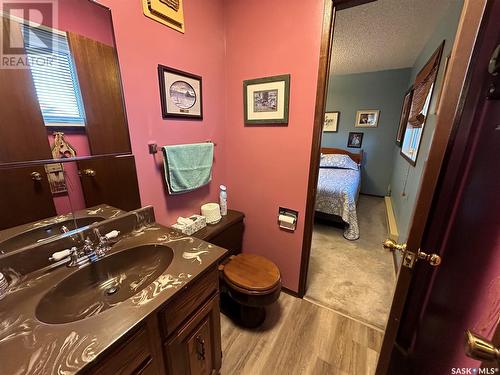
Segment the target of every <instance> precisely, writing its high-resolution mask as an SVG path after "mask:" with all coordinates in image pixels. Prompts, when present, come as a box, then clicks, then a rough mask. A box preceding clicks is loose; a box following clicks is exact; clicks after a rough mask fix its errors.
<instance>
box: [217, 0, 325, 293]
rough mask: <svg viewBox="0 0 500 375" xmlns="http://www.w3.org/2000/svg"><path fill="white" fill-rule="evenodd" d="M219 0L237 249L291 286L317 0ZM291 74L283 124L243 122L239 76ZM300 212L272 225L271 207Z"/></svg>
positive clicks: (315, 54) (312, 93)
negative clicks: (287, 227)
mask: <svg viewBox="0 0 500 375" xmlns="http://www.w3.org/2000/svg"><path fill="white" fill-rule="evenodd" d="M263 5H264V4H263V3H262V1H257V0H231V1H226V3H225V6H226V9H225V11H226V32H227V34H226V38H227V59H226V65H227V80H226V84H227V85H226V87H227V99H226V101H227V106H226V139H227V145H226V147H227V149H226V153H227V158H226V168H227V184H228V189H229V190H228V195H229V202H230V206H231V207H232V208H235V209H238V210H241V211H243V212H245V214H246V232H245V242H244V251H248V252H252V253H256V254H261V255H264V256H266V257H268V258H270V259H271V260H273V261H274V262H275V263H276V264H277V265H278V266H279V268H280V270H281V273H282V277H283V283H284V285H285V286H286V287H287V288H289V289H292V290H295V291H297V290H298V281H299V270H300V258H301V253H302V238H303V234H304V213H305V202H306V194H307V181H308V174H309V159H310V150H311V143H312V129H313V120H314V109H315V101H316V85H317V73H318V61H319V48H320V37H321V26H322V15H323V1H321V0H314V1H308V2H307V4H305V3H304V1H301V0H274V1H267V2H265V6H263ZM287 73H289V74H291V84H290V113H289V124H288V126H287V127H280V126H244V124H243V98H242V83H243V80H245V79H252V78H259V77H266V76H273V75H278V74H287ZM279 206H284V207H288V208H291V209H295V210H298V211H299V222H298V228H297V230H296V231H295V232H294V233H288V232H285V231H282V230H280V229H279V228H278V225H277V220H276V219H277V215H278V207H279Z"/></svg>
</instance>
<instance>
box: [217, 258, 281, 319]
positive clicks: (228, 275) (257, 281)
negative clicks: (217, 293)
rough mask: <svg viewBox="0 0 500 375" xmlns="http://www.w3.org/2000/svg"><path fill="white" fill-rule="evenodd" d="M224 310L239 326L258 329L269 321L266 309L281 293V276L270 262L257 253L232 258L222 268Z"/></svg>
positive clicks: (222, 302) (222, 303)
mask: <svg viewBox="0 0 500 375" xmlns="http://www.w3.org/2000/svg"><path fill="white" fill-rule="evenodd" d="M219 271H220V274H219V275H220V280H221V283H220V286H221V308H222V311H223V312H224V313H225V314H226V315H228V316H229V317H230V318H232V319H233V320H234V321H235V322H236V323H238V324H240V325H242V326H244V327H247V328H255V327H258V326H260V325H261V324H262V323H263V322H264V320H265V318H266V310H265V306H267V305H270V304H272V303H273V302H275V301H276V300H277V299H278V298H279V295H280V292H281V275H280V271H279V269H278V267H277V266H276V265H275V264H274V263H273V262H271V261H270V260H269V259H267V258H265V257H262V256H260V255H255V254H248V253H243V254H238V255H233V256H231V257H230V258H229V260H228V261H227V262H226V263H225V264H221V265H220V266H219Z"/></svg>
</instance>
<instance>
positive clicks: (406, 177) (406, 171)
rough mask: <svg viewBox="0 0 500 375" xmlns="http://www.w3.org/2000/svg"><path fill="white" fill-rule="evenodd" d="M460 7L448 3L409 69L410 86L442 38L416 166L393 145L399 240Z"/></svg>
mask: <svg viewBox="0 0 500 375" xmlns="http://www.w3.org/2000/svg"><path fill="white" fill-rule="evenodd" d="M462 6H463V1H462V0H457V1H454V2H453V3H452V4H451V5H450V8H449V9H448V11H447V12H446V14H445V16H444V17H443V19H442V20H441V21H440V22H439V23H438V26H437V28H436V30H435V31H434V33H433V34H432V36H431V37H430V39H429V41H428V42H427V43H426V45H425V47H424V48H423V50H422V52H421V53H420V55H419V56H418V58H417V60H416V62H415V64H414V66H413V69H412V71H411V76H410V84H409V86H411V84H412V83H413V82H414V81H415V77H416V75H417V73H418V72H419V71H420V69H422V67H423V66H424V65H425V63H426V62H427V61H428V60H429V58H430V57H431V56H432V54H433V53H434V51H435V50H436V49H437V48H438V47H439V45H440V44H441V42H442V41H443V40H445V45H444V51H443V56H442V58H441V65H440V67H439V72H438V77H437V81H436V85H435V89H434V94H433V96H432V102H431V105H430V110H429V115H428V116H427V121H426V123H425V126H424V133H423V137H422V141H421V144H420V151H419V153H418V158H417V164H416V165H415V167H413V166H411V165H410V164H409V163H408V162H407V161H406V160H405V159H403V157H402V156H401V155H400V153H399V151H400V149H399V147H394V148H393V167H392V168H391V169H392V170H393V172H392V177H391V190H392V193H391V200H392V204H393V208H394V214H395V216H396V221H397V224H398V231H399V240H400V241H406V239H407V237H408V230H409V224H410V222H411V218H412V214H413V208H414V206H415V201H416V199H417V193H418V190H419V187H420V180H421V178H422V171H423V168H424V165H425V162H426V161H427V157H428V155H429V149H430V145H431V141H432V137H433V135H434V129H435V126H436V115H435V111H436V100H437V97H438V95H437V93H438V92H439V90H440V88H441V85H442V84H443V74H444V63H445V60H446V57H447V56H448V55H449V54H450V52H451V49H452V47H453V42H454V40H455V34H456V30H457V26H458V21H459V19H460V13H461V11H462ZM405 181H406V188H405ZM403 192H404V195H403Z"/></svg>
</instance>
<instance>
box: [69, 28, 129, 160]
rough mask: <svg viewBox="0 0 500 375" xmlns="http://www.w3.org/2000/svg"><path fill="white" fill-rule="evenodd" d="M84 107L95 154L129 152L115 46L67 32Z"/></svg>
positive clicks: (89, 136) (88, 133) (88, 132)
mask: <svg viewBox="0 0 500 375" xmlns="http://www.w3.org/2000/svg"><path fill="white" fill-rule="evenodd" d="M68 41H69V45H70V49H71V53H72V55H73V59H74V61H75V65H76V70H77V73H78V81H79V83H80V89H81V92H82V99H83V105H84V107H85V119H86V120H85V123H86V131H87V136H88V139H89V145H90V151H91V152H92V155H100V154H111V153H122V152H130V151H131V147H130V139H129V134H128V126H127V118H126V113H125V105H124V102H123V95H122V86H121V78H120V70H119V66H118V57H117V55H116V49H115V48H114V47H111V46H108V45H106V44H103V43H100V42H97V41H95V40H92V39H89V38H86V37H83V36H81V35H78V34H74V33H68Z"/></svg>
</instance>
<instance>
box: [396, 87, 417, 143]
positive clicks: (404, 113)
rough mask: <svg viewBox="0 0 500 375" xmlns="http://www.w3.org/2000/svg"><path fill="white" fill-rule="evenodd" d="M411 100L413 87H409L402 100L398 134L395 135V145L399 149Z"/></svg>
mask: <svg viewBox="0 0 500 375" xmlns="http://www.w3.org/2000/svg"><path fill="white" fill-rule="evenodd" d="M412 98H413V87H411V88H410V89H409V90H408V91H407V92H406V94H405V97H404V99H403V107H402V108H401V116H400V118H399V127H398V132H397V133H396V144H397V145H398V146H399V147H401V143H402V142H403V137H404V135H405V131H406V125H407V124H408V117H409V115H410V108H411V101H412Z"/></svg>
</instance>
